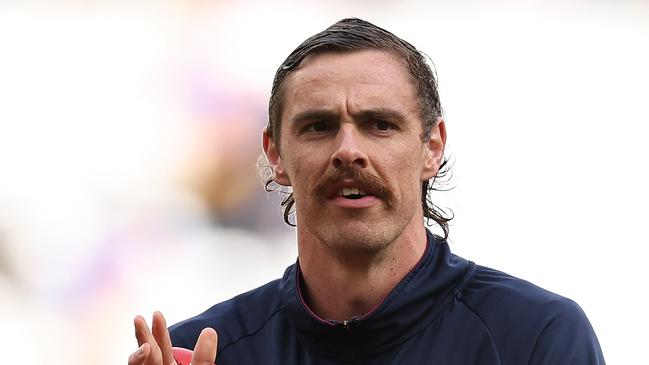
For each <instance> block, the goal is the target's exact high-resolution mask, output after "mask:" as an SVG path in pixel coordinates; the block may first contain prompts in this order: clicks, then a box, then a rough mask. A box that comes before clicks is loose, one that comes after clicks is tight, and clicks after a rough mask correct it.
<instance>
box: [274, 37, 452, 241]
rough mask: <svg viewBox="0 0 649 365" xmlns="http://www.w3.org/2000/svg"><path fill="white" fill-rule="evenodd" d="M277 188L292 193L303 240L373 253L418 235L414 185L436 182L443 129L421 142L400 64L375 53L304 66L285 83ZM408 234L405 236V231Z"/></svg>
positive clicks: (410, 87)
mask: <svg viewBox="0 0 649 365" xmlns="http://www.w3.org/2000/svg"><path fill="white" fill-rule="evenodd" d="M282 110H283V112H282V115H281V123H282V124H281V125H282V128H281V135H280V141H279V142H280V143H279V144H280V145H279V146H277V145H275V144H274V142H273V141H272V140H271V139H270V137H269V136H268V135H265V137H264V147H265V150H266V153H267V155H268V158H269V161H270V163H271V165H272V167H273V170H274V180H275V181H276V182H278V183H280V184H282V185H290V186H292V187H293V194H294V197H295V206H296V212H297V226H298V232H299V234H300V235H310V236H313V237H315V238H317V239H318V240H319V241H320V242H323V243H325V244H327V245H329V246H331V247H335V248H345V249H356V250H358V249H360V250H376V249H380V248H382V247H385V246H387V245H388V244H389V243H390V242H393V241H394V240H395V239H396V238H398V237H399V236H400V235H402V234H404V233H405V232H406V231H408V229H419V230H422V229H423V228H422V227H423V224H422V219H423V215H422V214H423V213H422V209H421V183H422V181H424V180H427V179H429V178H431V177H432V176H434V175H435V174H436V173H437V170H438V168H439V164H440V162H441V159H442V154H443V147H444V141H445V132H444V125H443V122H440V123H439V124H438V126H437V127H436V128H434V129H433V132H432V136H431V137H430V140H427V141H426V142H424V141H422V130H423V128H422V122H421V118H420V117H419V113H420V107H419V103H418V97H417V92H416V88H415V86H414V84H413V82H412V79H411V76H410V74H409V73H408V71H407V68H406V65H405V64H404V63H403V61H401V60H400V59H399V58H398V57H397V56H394V55H393V54H391V53H387V52H384V51H379V50H364V51H355V52H330V53H324V54H319V55H315V56H312V57H307V58H306V59H305V60H304V62H303V63H302V65H301V67H300V68H299V69H297V70H296V71H294V72H293V73H292V74H290V75H289V76H288V78H287V79H286V81H285V84H284V98H283V104H282ZM410 227H412V228H410Z"/></svg>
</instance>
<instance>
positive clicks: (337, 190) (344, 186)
mask: <svg viewBox="0 0 649 365" xmlns="http://www.w3.org/2000/svg"><path fill="white" fill-rule="evenodd" d="M349 195H362V196H363V197H366V196H374V197H377V198H378V196H377V193H376V192H375V191H374V189H373V188H372V187H369V186H365V185H364V184H362V183H359V182H357V181H354V180H343V181H341V182H338V183H335V184H332V185H331V186H329V187H328V188H327V190H326V193H325V197H326V198H327V199H335V198H343V199H348V200H358V199H362V198H357V199H350V198H347V197H346V196H349Z"/></svg>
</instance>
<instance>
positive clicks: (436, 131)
mask: <svg viewBox="0 0 649 365" xmlns="http://www.w3.org/2000/svg"><path fill="white" fill-rule="evenodd" d="M444 146H446V125H445V124H444V119H442V118H439V119H437V123H436V124H435V126H434V127H433V129H432V131H431V132H430V139H429V140H428V141H427V142H426V146H425V147H424V148H425V154H426V156H425V157H424V167H423V169H422V172H421V181H425V180H428V179H430V178H432V177H433V176H435V175H437V173H438V172H439V167H440V166H441V165H442V162H444Z"/></svg>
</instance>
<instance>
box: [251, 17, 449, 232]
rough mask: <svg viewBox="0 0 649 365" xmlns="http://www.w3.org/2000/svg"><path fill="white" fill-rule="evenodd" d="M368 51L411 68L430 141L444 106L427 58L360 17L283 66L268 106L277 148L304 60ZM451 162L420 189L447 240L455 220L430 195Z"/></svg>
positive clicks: (313, 40)
mask: <svg viewBox="0 0 649 365" xmlns="http://www.w3.org/2000/svg"><path fill="white" fill-rule="evenodd" d="M367 49H377V50H383V51H387V52H391V53H393V54H395V55H396V56H399V57H400V58H402V59H403V61H404V62H405V63H406V65H407V66H408V70H409V71H410V75H411V76H412V78H413V81H414V82H415V86H416V88H417V96H418V97H419V104H420V107H421V113H420V117H421V120H422V126H423V133H422V136H421V138H422V140H423V141H427V140H428V139H429V138H430V134H431V131H432V129H433V128H434V127H435V125H436V124H437V122H438V121H439V119H440V118H441V117H442V115H443V111H442V107H441V104H440V101H439V95H438V92H437V80H436V78H435V74H434V73H433V71H432V69H431V68H430V66H429V65H428V63H427V62H426V56H425V55H424V54H423V53H421V52H419V51H418V50H417V49H416V48H415V47H414V46H412V45H411V44H410V43H408V42H406V41H404V40H403V39H401V38H399V37H397V36H395V35H394V34H392V33H390V32H388V31H387V30H385V29H383V28H380V27H377V26H376V25H374V24H372V23H369V22H367V21H365V20H361V19H358V18H347V19H343V20H341V21H339V22H337V23H335V24H333V25H332V26H330V27H329V28H327V29H325V30H324V31H322V32H320V33H318V34H316V35H314V36H312V37H310V38H308V39H307V40H305V41H304V42H302V44H300V45H299V46H298V47H297V48H296V49H295V50H294V51H293V52H292V53H291V54H290V55H289V56H288V57H287V58H286V60H284V62H283V63H282V64H281V66H280V67H279V69H277V73H276V74H275V79H274V81H273V87H272V89H271V94H270V101H269V103H268V125H267V126H266V131H267V133H268V134H269V135H270V137H271V138H272V139H273V141H274V142H275V144H276V145H277V146H278V148H279V145H280V143H281V141H280V131H281V128H282V124H281V123H280V121H281V114H282V101H283V91H284V90H283V86H284V82H285V81H286V78H287V77H288V76H289V75H290V74H291V72H293V71H294V70H296V69H297V68H298V67H299V66H300V64H301V63H302V61H303V60H304V59H305V58H306V57H307V56H310V55H317V54H321V53H324V52H336V51H338V52H340V51H342V52H345V51H358V50H367ZM449 168H450V166H449V164H448V159H446V158H444V161H443V162H442V164H441V166H440V168H439V171H438V173H437V175H436V176H435V177H433V178H432V179H431V181H428V180H427V181H424V182H423V183H422V186H421V205H422V208H423V211H424V217H426V218H427V219H428V220H429V221H430V219H432V220H433V221H435V222H436V223H437V224H438V225H439V226H440V227H441V228H442V230H443V231H444V238H447V237H448V231H449V229H448V222H449V221H450V220H451V219H452V218H453V217H452V215H451V216H447V215H446V213H445V212H444V211H443V210H442V209H440V208H439V207H438V206H436V205H435V204H433V202H432V200H431V198H430V196H429V192H432V191H435V190H440V189H439V188H438V187H437V186H436V182H437V181H438V179H439V178H443V177H445V176H447V174H448V173H449V171H450V170H449ZM267 175H268V176H266V177H262V178H263V179H264V183H265V187H266V190H267V191H272V190H274V189H271V188H270V186H271V184H272V183H273V180H272V175H271V174H267ZM286 194H287V196H286V197H285V198H284V200H283V201H282V204H281V205H282V207H283V209H284V221H285V222H286V223H287V224H289V225H294V224H293V223H291V221H290V220H289V216H290V214H291V213H293V209H292V208H293V206H294V205H295V199H294V198H293V194H292V193H291V192H286Z"/></svg>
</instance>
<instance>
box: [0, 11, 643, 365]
mask: <svg viewBox="0 0 649 365" xmlns="http://www.w3.org/2000/svg"><path fill="white" fill-rule="evenodd" d="M349 16H356V17H360V18H364V19H366V20H369V21H371V22H374V23H375V24H377V25H379V26H382V27H384V28H386V29H388V30H390V31H392V32H394V33H395V34H397V35H399V36H401V37H402V38H404V39H406V40H408V41H410V42H411V43H413V44H414V45H415V46H416V47H418V48H419V49H421V50H422V51H424V52H426V53H427V54H428V55H429V56H430V57H431V58H432V60H433V61H434V63H435V66H436V69H437V72H438V76H439V85H440V94H441V97H442V104H443V106H444V108H445V113H446V120H447V129H448V134H449V146H448V147H449V148H448V153H449V155H450V156H451V157H452V159H453V160H454V162H455V163H454V174H453V178H452V179H451V182H450V184H451V186H452V187H453V189H452V190H450V191H448V192H442V193H437V194H436V195H435V196H434V199H435V200H436V201H437V202H438V204H439V205H441V206H444V207H448V208H450V209H452V210H453V212H454V213H455V216H456V218H455V219H454V220H453V223H452V226H451V234H450V239H451V245H452V249H453V250H454V251H455V252H456V253H458V254H460V255H462V256H464V257H466V258H469V259H471V260H473V261H476V262H477V263H479V264H483V265H487V266H491V267H495V268H498V269H500V270H503V271H506V272H508V273H511V274H513V275H516V276H519V277H522V278H525V279H527V280H530V281H533V282H535V283H536V284H539V285H541V286H543V287H545V288H547V289H549V290H552V291H555V292H557V293H559V294H563V295H565V296H568V297H570V298H572V299H574V300H576V301H577V302H578V303H579V304H580V305H581V306H582V308H583V309H584V310H585V311H586V313H587V315H588V316H589V318H590V320H591V322H592V324H593V327H594V328H595V330H596V332H597V333H598V336H599V339H600V342H601V345H602V348H603V350H604V354H605V356H606V358H607V361H608V362H609V363H611V364H624V363H634V360H638V359H641V358H644V357H645V354H644V351H642V349H644V347H645V346H646V343H647V340H649V338H647V336H646V328H647V327H649V319H647V316H646V315H644V313H645V311H646V308H644V307H643V301H644V299H646V295H645V293H644V292H645V289H642V288H643V287H645V288H646V281H647V280H646V279H647V274H646V272H645V268H644V265H645V263H646V259H647V254H646V253H647V248H646V247H647V245H648V244H649V239H647V235H646V233H645V231H644V228H645V227H644V225H645V224H646V220H647V218H648V217H649V216H648V214H647V207H648V206H649V196H648V195H649V194H648V193H647V190H646V189H647V186H649V174H648V173H647V167H646V166H647V162H646V160H647V158H648V157H649V147H648V146H647V144H648V143H647V136H648V135H649V127H647V125H648V123H649V108H648V107H647V105H648V104H647V99H648V96H649V93H648V91H647V85H649V71H648V70H647V65H649V47H648V46H647V44H648V41H649V2H646V1H613V0H598V1H596V0H592V1H586V0H584V1H540V0H538V1H537V0H527V1H514V0H511V1H505V0H501V1H489V2H485V1H469V0H461V1H453V2H450V1H448V2H442V1H430V0H429V1H391V0H380V1H377V0H375V1H340V0H329V1H326V2H325V1H315V0H313V1H299V2H297V1H200V0H194V1H190V0H186V1H180V0H176V1H171V0H170V1H153V0H150V1H144V0H143V1H103V0H94V1H92V0H86V1H72V0H70V1H63V0H55V1H10V0H4V1H2V2H0V349H1V351H2V358H3V362H4V363H7V364H13V363H21V364H42V363H48V364H94V365H100V364H101V365H103V364H119V363H122V364H125V363H126V359H127V357H128V355H129V354H130V353H131V352H132V351H134V350H135V349H136V347H137V345H136V342H135V339H134V336H133V329H132V318H133V317H134V316H135V315H136V314H143V315H145V317H147V318H150V316H151V314H152V312H153V311H154V310H161V311H162V312H163V313H165V314H166V316H167V319H168V322H169V323H175V322H177V321H180V320H182V319H184V318H187V317H190V316H193V315H195V314H198V313H199V312H201V311H203V310H204V309H206V308H208V307H209V306H211V305H212V304H214V303H216V302H218V301H222V300H225V299H228V298H230V297H231V296H233V295H235V294H237V293H240V292H242V291H245V290H249V289H252V288H254V287H256V286H258V285H261V284H263V283H265V282H267V281H269V280H271V279H274V278H277V277H280V276H281V275H282V273H283V270H284V268H285V267H286V266H288V265H290V264H291V263H293V262H294V261H295V258H296V249H295V238H294V230H293V229H292V228H289V227H287V226H286V225H285V224H284V223H283V222H282V219H281V215H280V210H279V201H280V198H281V197H279V196H277V195H276V194H268V193H266V192H265V191H264V190H263V188H262V186H261V184H260V183H259V182H258V180H257V177H256V172H255V162H256V159H257V156H258V155H259V153H260V132H261V129H262V128H263V126H264V125H265V123H266V118H267V116H266V107H267V98H268V95H269V92H270V87H271V83H272V79H273V76H274V72H275V70H276V68H277V67H278V66H279V64H280V63H281V62H282V61H283V59H284V58H285V57H286V56H287V55H288V54H289V53H290V52H291V51H292V50H293V48H295V47H296V46H297V45H298V44H299V43H300V42H301V41H302V40H304V39H305V38H306V37H308V36H310V35H312V34H314V33H316V32H318V31H320V30H322V29H324V28H326V27H327V26H329V25H330V24H332V23H334V22H335V21H337V20H339V19H341V18H344V17H349ZM643 166H644V167H643ZM635 363H637V361H635Z"/></svg>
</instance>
